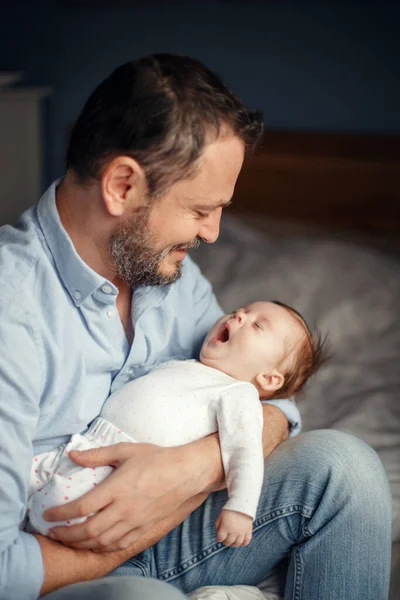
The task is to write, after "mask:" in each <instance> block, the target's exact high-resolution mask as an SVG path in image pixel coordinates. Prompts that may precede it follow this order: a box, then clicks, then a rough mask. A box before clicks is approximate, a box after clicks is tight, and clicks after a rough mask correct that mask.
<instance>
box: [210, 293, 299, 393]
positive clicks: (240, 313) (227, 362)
mask: <svg viewBox="0 0 400 600" xmlns="http://www.w3.org/2000/svg"><path fill="white" fill-rule="evenodd" d="M304 335H305V332H304V326H303V325H302V324H301V323H300V321H299V320H298V319H297V318H296V317H295V316H294V315H293V314H292V313H291V311H289V310H288V309H286V308H284V307H282V306H278V305H276V304H274V303H272V302H254V303H253V304H249V305H248V306H246V307H244V308H240V309H238V310H237V311H235V312H234V313H232V314H229V315H225V316H223V317H221V319H219V321H217V323H216V324H215V325H214V327H213V328H212V329H211V330H210V331H209V333H208V335H207V337H206V339H205V341H204V344H203V346H202V348H201V353H200V360H201V362H202V363H204V364H206V365H208V366H210V367H214V368H216V369H219V370H221V371H224V372H225V373H227V374H228V375H231V376H232V377H235V378H236V379H239V380H241V381H250V382H252V383H255V378H256V376H257V375H258V374H259V373H268V372H272V371H273V370H274V369H276V367H277V365H279V364H280V363H281V361H282V360H283V359H284V358H285V356H287V355H288V354H289V353H290V351H291V349H293V348H294V347H295V346H296V344H297V343H298V342H299V341H300V340H301V339H304Z"/></svg>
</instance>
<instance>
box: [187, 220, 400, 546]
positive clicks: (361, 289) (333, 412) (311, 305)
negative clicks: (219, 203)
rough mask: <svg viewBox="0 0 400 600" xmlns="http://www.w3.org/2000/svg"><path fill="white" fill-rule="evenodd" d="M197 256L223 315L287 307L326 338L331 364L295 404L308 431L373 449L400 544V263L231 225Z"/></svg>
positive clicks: (325, 242) (346, 246)
mask: <svg viewBox="0 0 400 600" xmlns="http://www.w3.org/2000/svg"><path fill="white" fill-rule="evenodd" d="M193 258H194V260H195V261H196V262H197V263H198V264H199V266H200V268H201V269H202V271H203V273H204V274H205V276H206V277H207V278H208V279H209V280H210V281H211V283H212V284H213V286H214V290H215V293H216V295H217V297H218V299H219V301H220V302H221V305H222V306H223V308H224V309H225V310H226V311H231V310H232V309H234V308H237V307H239V306H241V305H243V304H246V303H249V302H252V301H255V300H260V299H265V300H267V299H271V300H273V299H276V300H281V301H282V302H285V303H287V304H289V305H292V306H293V307H294V308H296V309H297V310H298V311H299V312H300V313H301V314H302V315H303V316H304V317H305V319H306V320H307V322H308V323H309V325H311V326H312V325H313V324H314V323H317V324H318V327H319V328H320V329H321V330H322V332H323V333H324V332H328V333H329V338H330V341H331V346H332V351H333V352H334V356H333V358H331V359H330V361H329V362H328V363H327V364H326V365H325V366H324V367H322V369H321V370H320V371H319V372H318V373H317V375H316V376H315V377H314V378H312V379H311V380H310V382H309V383H308V384H307V386H306V388H305V391H304V392H302V393H301V394H300V395H299V397H298V398H297V402H298V407H299V409H300V412H301V413H302V417H303V431H307V430H310V429H317V428H318V429H319V428H327V427H328V428H333V429H340V430H342V431H346V432H348V433H352V434H354V435H356V436H357V437H360V438H362V439H363V440H365V441H366V442H367V443H368V444H370V445H371V446H372V447H373V448H375V450H376V451H377V452H378V453H379V455H380V457H381V459H382V461H383V463H384V465H385V468H386V471H387V473H388V477H389V481H390V484H391V489H392V493H393V499H394V530H393V537H394V539H396V540H400V393H399V392H400V261H399V262H398V261H396V259H395V258H394V257H391V256H389V255H386V254H384V253H381V252H379V251H373V250H371V249H367V248H364V247H358V246H356V245H352V244H351V243H344V242H341V241H338V240H335V239H333V238H332V239H329V238H328V237H326V238H321V237H319V238H313V237H309V236H306V235H305V234H302V235H293V234H291V235H277V234H276V233H274V234H268V233H264V232H261V231H258V230H256V229H254V228H252V227H250V226H248V225H245V224H243V223H242V222H240V220H238V219H235V218H232V217H225V218H224V222H223V226H222V228H221V235H220V238H219V240H218V241H217V242H216V243H215V244H213V245H212V246H209V245H206V244H204V245H202V246H201V247H200V248H199V249H198V250H196V251H195V253H194V254H193Z"/></svg>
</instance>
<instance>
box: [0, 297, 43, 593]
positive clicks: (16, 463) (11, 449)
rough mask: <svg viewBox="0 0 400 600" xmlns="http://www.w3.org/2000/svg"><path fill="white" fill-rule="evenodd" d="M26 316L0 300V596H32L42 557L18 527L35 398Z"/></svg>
mask: <svg viewBox="0 0 400 600" xmlns="http://www.w3.org/2000/svg"><path fill="white" fill-rule="evenodd" d="M27 323H28V319H27V315H26V314H24V311H23V309H21V308H19V307H18V305H17V304H16V303H10V304H9V305H7V306H3V305H0V340H1V359H0V431H1V445H0V600H10V599H11V598H12V599H13V600H31V599H32V600H33V599H36V598H38V596H39V594H40V587H41V585H42V582H43V561H42V555H41V551H40V546H39V543H38V541H37V540H36V538H35V537H34V536H32V535H30V534H28V533H25V532H23V531H21V530H20V528H21V527H22V523H23V521H24V518H25V511H26V505H27V487H28V480H29V472H30V468H31V462H32V458H33V448H32V440H33V438H34V435H35V431H36V425H37V421H38V416H39V404H40V397H41V387H42V384H41V368H40V358H39V354H38V351H37V345H36V344H35V335H34V332H33V330H31V328H30V326H29V325H28V324H27Z"/></svg>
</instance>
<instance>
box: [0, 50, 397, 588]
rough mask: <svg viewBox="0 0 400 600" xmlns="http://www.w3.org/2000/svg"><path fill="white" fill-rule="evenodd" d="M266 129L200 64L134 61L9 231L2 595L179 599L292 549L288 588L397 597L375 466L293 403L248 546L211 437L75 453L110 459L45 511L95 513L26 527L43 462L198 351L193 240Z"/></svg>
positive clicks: (2, 258) (212, 219)
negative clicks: (135, 385) (230, 511)
mask: <svg viewBox="0 0 400 600" xmlns="http://www.w3.org/2000/svg"><path fill="white" fill-rule="evenodd" d="M260 133H261V119H260V115H259V114H258V113H255V112H252V111H249V110H247V109H246V108H245V107H244V105H243V104H242V102H241V101H240V100H239V99H238V98H237V97H236V96H235V95H233V94H232V93H231V92H230V91H229V90H228V89H227V88H226V87H225V86H224V85H223V84H222V82H221V81H220V79H219V78H218V77H216V76H215V75H214V74H213V73H211V72H210V71H209V70H207V69H206V68H205V67H204V66H203V65H201V64H200V63H199V62H197V61H195V60H192V59H189V58H183V57H177V56H171V55H155V56H150V57H145V58H142V59H140V60H137V61H133V62H130V63H127V64H126V65H123V66H122V67H120V68H119V69H117V70H116V71H114V73H112V75H111V76H110V77H109V78H108V79H106V80H105V81H104V82H103V83H102V84H100V86H99V87H98V88H97V89H96V90H95V91H94V92H93V94H92V95H91V97H90V98H89V100H88V102H87V103H86V105H85V107H84V109H83V111H82V113H81V115H80V117H79V119H78V121H77V123H76V125H75V127H74V129H73V132H72V136H71V140H70V144H69V149H68V154H67V172H66V175H65V177H64V178H63V180H62V181H59V182H55V183H54V184H53V185H52V186H51V187H50V189H49V190H48V191H47V192H46V193H45V195H44V196H43V198H42V199H41V200H40V202H39V204H38V205H37V206H36V207H33V208H32V209H31V210H29V211H28V212H27V213H25V214H24V215H23V217H22V218H21V220H20V222H19V223H18V225H17V226H15V227H9V226H7V227H4V228H2V230H1V234H0V236H1V237H0V239H1V253H0V265H1V271H0V272H1V283H2V294H1V304H0V306H1V319H0V330H1V331H0V339H1V341H2V360H1V367H0V394H1V395H0V399H1V400H0V402H1V404H0V407H1V408H0V419H1V431H2V453H1V455H0V460H1V463H0V485H1V495H0V544H1V546H0V552H1V555H0V556H1V563H0V566H1V575H0V598H1V599H7V600H9V599H11V598H12V599H13V600H19V599H33V598H37V597H38V596H39V595H40V594H42V595H43V594H47V593H49V592H53V591H54V590H59V591H55V592H54V594H50V598H54V599H56V598H72V599H77V598H102V597H112V598H120V599H122V598H125V597H126V598H128V597H129V598H133V599H136V598H138V599H140V600H142V599H143V598H151V599H152V598H165V599H166V600H167V599H168V598H171V599H172V598H178V597H180V592H178V591H177V590H176V589H175V588H180V589H181V590H182V591H183V592H184V593H188V592H190V591H191V590H193V589H195V588H197V587H200V586H202V585H207V584H234V583H241V584H256V583H257V582H259V581H260V580H261V579H263V578H264V577H265V576H266V575H267V574H268V573H269V572H270V571H271V570H272V569H273V568H274V567H275V566H277V565H278V564H279V563H280V562H281V561H282V560H283V559H285V558H287V557H288V556H290V561H289V570H288V575H287V582H286V592H285V593H286V597H288V598H289V597H290V598H292V597H296V598H298V599H307V600H311V599H314V598H315V599H318V600H319V599H321V598H324V599H325V600H326V599H328V600H330V599H333V598H335V599H342V598H343V599H344V598H346V599H347V600H354V599H356V598H357V599H358V598H360V599H361V598H363V600H364V599H365V598H374V600H383V599H384V598H386V596H387V589H388V578H389V562H390V524H391V516H390V494H389V491H388V485H387V481H386V477H385V475H384V472H383V468H382V465H381V463H380V462H379V460H378V459H377V457H376V455H375V454H374V452H373V451H372V450H371V449H370V448H368V447H367V446H366V445H365V444H363V443H362V442H360V441H358V440H356V439H354V438H352V437H349V436H346V435H344V434H339V433H337V432H329V431H327V432H313V433H309V434H305V435H302V436H299V437H294V436H295V434H296V433H297V432H298V428H299V416H298V412H297V409H296V408H295V406H294V405H293V404H292V403H291V402H290V401H288V400H281V401H276V402H272V403H270V404H269V405H265V406H264V408H263V410H264V421H265V424H264V435H263V441H264V450H265V456H266V457H268V459H267V462H266V469H265V472H266V477H265V483H264V489H263V493H262V497H261V500H260V504H259V510H258V514H257V517H256V520H255V522H254V538H253V540H252V542H251V544H250V545H249V546H248V547H247V548H241V549H235V548H229V547H225V546H222V545H221V544H219V543H217V542H216V539H215V519H216V517H217V515H218V513H219V512H220V509H221V507H222V505H223V504H224V503H225V501H226V498H225V494H226V492H225V491H224V490H222V489H221V488H223V487H224V483H223V469H222V464H221V457H220V450H219V444H218V436H217V435H213V436H209V437H208V438H206V439H203V440H200V441H198V442H196V443H193V444H189V445H187V446H184V447H176V448H161V447H157V446H153V445H146V444H117V445H115V446H110V447H108V448H103V449H101V450H98V451H90V452H86V453H82V454H80V455H78V454H76V453H74V454H73V453H71V458H72V459H73V460H74V461H76V462H78V463H79V464H82V465H87V466H96V465H104V464H107V465H108V464H111V465H113V466H115V467H116V469H115V471H114V473H113V474H112V475H111V476H110V477H109V478H108V479H107V480H106V481H104V482H103V483H102V484H101V485H100V486H98V487H97V488H96V489H93V491H91V492H90V493H88V494H86V495H85V496H83V497H82V498H80V499H79V500H77V501H75V502H70V503H67V504H65V505H64V506H62V507H56V508H55V509H52V510H51V511H49V512H48V514H47V518H48V519H49V520H50V521H57V520H61V519H70V518H75V517H78V516H82V515H87V514H90V513H96V514H94V515H93V516H92V517H91V518H89V519H88V520H87V521H86V522H85V523H83V524H80V525H74V526H71V527H63V528H60V527H58V528H57V527H55V528H54V530H53V535H52V538H53V539H48V538H44V537H42V536H40V535H32V534H29V533H27V532H25V531H21V529H22V526H23V522H24V518H25V512H26V494H27V481H28V474H29V471H30V466H31V462H32V459H33V457H34V455H35V454H38V453H40V452H42V451H45V450H49V449H56V448H57V446H58V445H59V444H60V443H63V442H65V441H66V440H67V439H68V438H69V436H70V435H71V434H73V433H76V432H79V431H83V430H85V429H86V427H87V426H88V424H89V423H90V422H91V421H92V420H93V418H94V417H95V416H96V415H97V414H98V413H99V412H100V409H101V406H102V404H103V402H104V400H105V399H106V398H107V396H108V395H109V393H110V392H114V391H115V390H117V389H118V388H119V387H121V386H122V385H124V384H125V383H126V382H127V381H129V380H130V379H132V378H134V377H138V376H140V375H143V374H144V373H146V372H148V371H149V370H150V369H151V368H152V367H153V366H154V365H156V364H158V363H159V362H161V361H165V360H168V359H171V358H190V357H195V356H196V355H197V352H198V350H199V348H200V345H201V342H202V340H203V338H204V336H205V333H206V332H207V330H208V329H209V328H210V326H211V325H212V323H213V322H214V321H215V320H216V319H217V318H218V317H219V316H220V315H221V309H220V307H219V306H218V304H217V301H216V299H215V297H214V296H213V294H212V290H211V287H210V285H209V283H208V282H207V281H206V280H205V279H204V278H203V277H202V275H201V274H200V272H199V270H198V268H197V267H196V266H195V264H194V263H193V262H192V261H191V260H190V259H189V258H188V257H186V251H187V249H188V248H192V247H195V246H196V245H197V244H198V243H199V241H200V240H203V241H205V242H208V243H212V242H214V241H215V240H216V239H217V237H218V233H219V223H220V218H221V211H222V209H223V207H225V206H227V205H228V204H229V202H230V200H231V197H232V195H233V191H234V186H235V182H236V179H237V176H238V174H239V171H240V169H241V166H242V162H243V157H244V153H245V150H246V149H247V148H250V149H251V148H252V147H253V146H254V145H255V143H256V142H257V140H258V138H259V136H260ZM155 393H156V392H155ZM289 432H290V433H291V435H290V439H288V440H287V441H285V443H284V444H282V445H281V446H279V448H278V449H277V450H276V451H275V452H274V453H272V454H271V452H272V450H273V449H274V448H275V447H276V446H277V445H278V444H279V443H280V442H281V441H283V440H286V438H288V435H289ZM217 490H220V491H217ZM67 499H68V495H67V491H66V500H67ZM373 548H376V549H377V552H374V551H373ZM133 565H134V566H135V572H136V569H137V568H138V567H139V568H140V569H141V572H142V573H143V576H144V577H143V578H134V577H122V578H119V577H109V578H107V579H99V578H102V577H104V576H106V575H107V574H109V573H111V572H112V573H113V574H114V575H125V576H126V575H128V576H129V573H130V571H131V570H132V566H133ZM149 578H153V579H149ZM155 578H157V579H159V580H161V581H164V582H168V583H172V584H173V585H166V583H164V584H162V583H159V582H156V581H154V579H155ZM96 579H98V581H95V582H92V583H90V582H89V580H96ZM77 582H89V583H77ZM71 584H77V585H72V587H66V586H70V585H71ZM173 586H175V587H173ZM60 588H63V589H60Z"/></svg>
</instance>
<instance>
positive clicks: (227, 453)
mask: <svg viewBox="0 0 400 600" xmlns="http://www.w3.org/2000/svg"><path fill="white" fill-rule="evenodd" d="M215 408H216V416H217V420H218V428H219V437H220V445H221V454H222V461H223V464H224V470H225V474H226V483H227V488H228V495H229V500H228V502H227V503H226V504H225V506H224V508H223V510H222V513H221V515H220V516H219V517H218V520H217V523H216V526H217V530H218V536H217V539H218V541H221V542H223V543H224V544H226V545H229V546H241V545H247V544H248V543H249V542H250V540H251V535H252V522H253V519H254V518H255V515H256V511H257V505H258V500H259V497H260V492H261V486H262V482H263V477H264V457H263V448H262V428H263V413H262V406H261V403H260V400H259V396H258V392H257V390H256V388H255V387H254V386H253V385H251V384H247V383H243V384H238V385H234V386H232V387H230V388H228V389H227V390H226V391H225V392H224V393H223V394H222V395H221V396H220V397H219V399H218V400H217V401H216V405H215Z"/></svg>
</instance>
